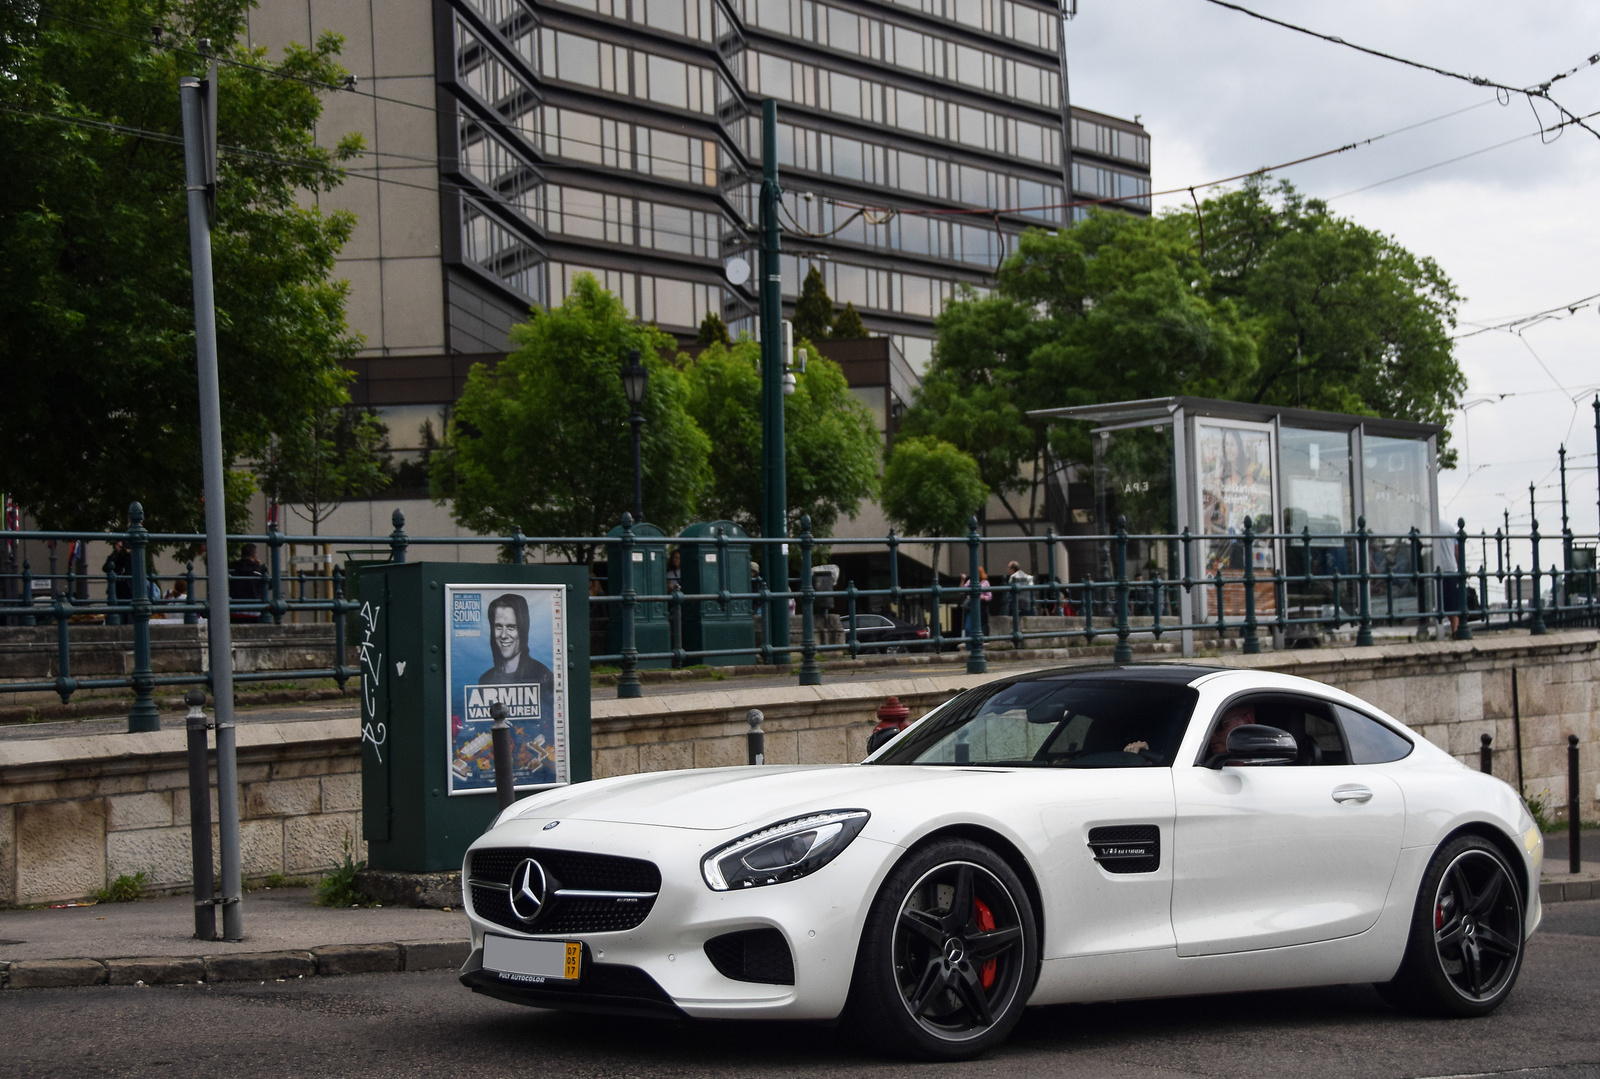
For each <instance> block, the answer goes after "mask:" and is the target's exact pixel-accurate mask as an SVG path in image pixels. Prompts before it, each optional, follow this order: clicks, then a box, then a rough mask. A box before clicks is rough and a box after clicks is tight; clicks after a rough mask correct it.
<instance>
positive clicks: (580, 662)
mask: <svg viewBox="0 0 1600 1079" xmlns="http://www.w3.org/2000/svg"><path fill="white" fill-rule="evenodd" d="M588 577H589V574H588V570H587V569H585V568H584V567H583V566H503V565H494V564H474V563H457V562H402V563H385V564H382V565H373V566H367V567H364V568H363V569H362V571H361V576H360V580H359V586H360V592H359V599H360V603H361V606H360V608H359V609H358V610H357V612H356V624H357V634H356V636H355V637H354V639H353V640H352V642H351V643H352V644H353V645H354V646H355V647H356V648H357V650H358V654H359V659H358V665H359V667H360V672H361V813H362V836H363V837H364V838H365V839H366V841H367V864H368V865H370V866H371V867H372V868H374V869H387V870H397V871H401V872H412V873H434V872H439V871H442V870H451V869H459V868H461V859H462V857H463V855H465V853H466V850H467V845H468V844H470V843H471V842H472V841H473V840H474V839H476V838H477V837H478V836H480V835H482V834H483V830H484V829H485V828H487V827H488V825H489V822H490V821H491V820H493V819H494V816H495V813H496V812H497V806H498V802H497V799H496V797H495V776H494V763H493V761H494V758H493V750H492V746H491V738H490V735H489V729H490V727H491V726H492V724H493V717H492V715H491V714H490V713H491V708H492V706H493V705H494V703H496V702H500V703H503V704H505V705H506V707H507V711H508V718H509V719H510V721H511V728H512V743H513V757H514V761H513V772H514V776H515V780H516V786H517V790H518V794H519V796H522V795H524V794H527V793H532V792H534V791H538V790H546V789H549V788H550V787H552V786H559V785H562V784H566V783H578V782H582V781H584V780H587V779H589V778H590V757H589V753H590V739H589V589H588Z"/></svg>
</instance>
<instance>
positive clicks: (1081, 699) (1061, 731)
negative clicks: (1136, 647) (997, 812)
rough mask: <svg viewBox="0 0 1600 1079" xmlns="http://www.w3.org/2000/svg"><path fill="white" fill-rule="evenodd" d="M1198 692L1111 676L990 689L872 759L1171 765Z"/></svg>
mask: <svg viewBox="0 0 1600 1079" xmlns="http://www.w3.org/2000/svg"><path fill="white" fill-rule="evenodd" d="M1195 697H1196V694H1195V692H1194V690H1192V689H1189V688H1188V687H1187V686H1184V685H1174V684H1172V683H1160V682H1152V681H1139V680H1134V679H1118V678H1108V677H1105V676H1097V677H1089V678H1071V677H1068V678H1050V679H1040V680H1037V681H1026V682H1013V683H1002V684H1000V685H998V686H984V687H981V688H979V689H976V690H972V691H969V692H968V693H966V694H963V695H962V696H961V697H959V698H957V699H956V700H954V701H952V702H951V703H950V704H949V705H947V706H945V708H944V709H942V710H941V711H940V712H939V714H937V715H934V716H931V717H930V718H929V720H928V721H927V722H925V723H922V724H919V725H918V727H917V728H916V729H915V730H914V731H912V732H910V733H909V734H908V735H907V736H906V737H904V738H902V739H900V740H899V741H898V742H897V743H896V744H895V747H894V748H893V749H892V750H890V751H889V752H888V754H887V755H885V756H883V757H880V758H878V759H877V760H875V761H873V763H874V764H969V765H970V764H980V765H981V764H989V765H1005V766H1007V767H1055V768H1149V767H1169V766H1171V764H1172V757H1173V754H1174V753H1176V752H1177V748H1178V743H1179V741H1181V740H1182V738H1183V732H1184V728H1185V727H1186V726H1187V725H1188V722H1189V715H1190V713H1191V712H1192V711H1193V709H1194V702H1195Z"/></svg>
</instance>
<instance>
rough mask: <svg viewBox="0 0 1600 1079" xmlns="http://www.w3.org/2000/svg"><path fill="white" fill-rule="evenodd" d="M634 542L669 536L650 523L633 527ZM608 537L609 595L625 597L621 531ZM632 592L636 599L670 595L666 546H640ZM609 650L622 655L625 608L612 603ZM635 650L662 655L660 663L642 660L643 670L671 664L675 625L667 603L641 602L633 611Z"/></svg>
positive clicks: (608, 615) (636, 552)
mask: <svg viewBox="0 0 1600 1079" xmlns="http://www.w3.org/2000/svg"><path fill="white" fill-rule="evenodd" d="M633 534H634V537H635V538H638V537H641V536H642V537H646V538H653V539H665V538H666V535H667V534H666V533H665V532H663V531H661V529H659V528H657V527H656V526H655V525H653V524H650V523H648V522H640V523H639V524H636V525H634V526H633ZM606 535H608V536H610V537H611V538H612V540H613V541H614V542H611V543H607V544H606V594H607V595H610V596H620V595H622V544H621V542H620V539H621V537H622V529H621V528H620V527H619V528H613V529H612V530H611V531H610V532H607V533H606ZM633 592H634V595H636V596H665V595H666V594H667V548H666V546H665V545H664V544H660V543H651V544H648V545H646V544H640V545H639V546H636V547H634V549H633ZM606 619H607V621H606V647H607V649H608V650H609V651H610V652H611V653H612V654H613V655H615V654H617V653H619V652H621V651H622V604H620V603H612V604H608V605H607V609H606ZM633 641H634V644H633V647H634V648H635V649H637V650H638V652H639V654H640V655H645V654H646V653H649V652H659V653H661V654H662V658H660V659H641V660H640V661H639V666H641V667H666V666H668V665H670V664H671V662H672V661H671V660H670V659H668V658H667V657H666V653H667V652H670V651H671V650H672V624H671V622H669V621H668V617H667V601H666V600H664V599H657V600H651V601H649V602H648V603H645V602H640V603H636V604H634V607H633Z"/></svg>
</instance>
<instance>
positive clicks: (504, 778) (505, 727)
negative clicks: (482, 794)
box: [489, 701, 517, 809]
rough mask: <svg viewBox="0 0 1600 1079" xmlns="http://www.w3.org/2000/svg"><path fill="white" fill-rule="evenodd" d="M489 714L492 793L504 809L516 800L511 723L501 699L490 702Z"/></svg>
mask: <svg viewBox="0 0 1600 1079" xmlns="http://www.w3.org/2000/svg"><path fill="white" fill-rule="evenodd" d="M489 715H490V716H492V717H494V726H493V727H490V728H489V734H490V737H491V738H492V739H493V741H494V793H495V797H496V798H498V799H499V801H500V808H501V809H506V808H508V807H509V806H510V805H511V803H512V802H515V801H516V800H517V780H516V777H515V776H514V775H512V774H511V769H512V755H511V724H510V723H508V722H507V721H506V706H505V703H504V702H503V701H495V702H494V703H493V704H491V705H490V706H489Z"/></svg>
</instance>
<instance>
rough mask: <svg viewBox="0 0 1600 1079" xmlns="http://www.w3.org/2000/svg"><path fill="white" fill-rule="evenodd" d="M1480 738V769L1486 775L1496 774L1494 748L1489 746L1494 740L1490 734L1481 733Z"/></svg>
mask: <svg viewBox="0 0 1600 1079" xmlns="http://www.w3.org/2000/svg"><path fill="white" fill-rule="evenodd" d="M1478 740H1479V742H1480V743H1481V744H1480V745H1479V746H1478V771H1480V772H1482V773H1483V774H1484V775H1490V776H1492V775H1494V750H1492V749H1490V748H1489V743H1490V742H1493V741H1494V736H1493V735H1490V734H1480V735H1479V736H1478Z"/></svg>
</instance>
